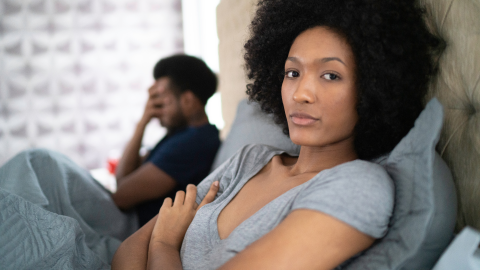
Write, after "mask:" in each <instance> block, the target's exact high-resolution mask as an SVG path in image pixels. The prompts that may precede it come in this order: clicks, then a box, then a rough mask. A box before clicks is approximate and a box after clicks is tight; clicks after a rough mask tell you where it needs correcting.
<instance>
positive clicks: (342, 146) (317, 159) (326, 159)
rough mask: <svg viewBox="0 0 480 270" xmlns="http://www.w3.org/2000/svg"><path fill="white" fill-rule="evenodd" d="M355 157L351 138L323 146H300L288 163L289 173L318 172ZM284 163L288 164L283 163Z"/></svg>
mask: <svg viewBox="0 0 480 270" xmlns="http://www.w3.org/2000/svg"><path fill="white" fill-rule="evenodd" d="M357 158H358V156H357V154H356V152H355V150H354V147H353V138H351V139H347V140H345V141H342V142H339V143H337V144H335V145H328V146H323V147H315V146H302V147H301V148H300V154H299V156H298V158H297V160H296V162H294V164H292V163H290V165H291V168H290V170H289V171H290V174H291V175H298V174H302V173H312V172H315V173H318V172H321V171H323V170H325V169H330V168H333V167H335V166H337V165H340V164H342V163H345V162H349V161H352V160H355V159H357ZM287 162H288V161H287ZM285 165H287V166H288V165H289V164H286V163H285Z"/></svg>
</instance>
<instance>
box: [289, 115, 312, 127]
mask: <svg viewBox="0 0 480 270" xmlns="http://www.w3.org/2000/svg"><path fill="white" fill-rule="evenodd" d="M290 118H291V119H292V122H293V123H294V124H296V125H299V126H308V125H312V124H313V123H315V122H316V121H318V119H317V118H315V117H313V116H311V115H309V114H306V113H292V114H291V115H290Z"/></svg>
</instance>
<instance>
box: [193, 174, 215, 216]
mask: <svg viewBox="0 0 480 270" xmlns="http://www.w3.org/2000/svg"><path fill="white" fill-rule="evenodd" d="M218 188H219V184H218V181H215V182H213V183H212V185H211V186H210V189H209V190H208V193H207V195H205V198H203V200H202V202H201V203H200V205H199V206H198V208H197V210H198V209H200V208H201V207H202V206H204V205H205V204H207V203H211V202H213V200H214V199H215V196H216V195H217V192H218Z"/></svg>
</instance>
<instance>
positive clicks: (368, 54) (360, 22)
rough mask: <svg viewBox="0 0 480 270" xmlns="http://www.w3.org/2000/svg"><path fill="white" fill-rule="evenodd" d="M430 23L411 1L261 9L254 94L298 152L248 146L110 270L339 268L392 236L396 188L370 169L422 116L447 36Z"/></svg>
mask: <svg viewBox="0 0 480 270" xmlns="http://www.w3.org/2000/svg"><path fill="white" fill-rule="evenodd" d="M421 15H422V12H421V11H420V10H419V9H418V8H417V7H415V5H414V1H388V0H355V1H348V0H344V1H341V0H325V1H318V0H311V1H285V0H265V1H261V2H260V3H259V6H258V10H257V14H256V17H255V19H254V20H253V22H252V26H251V29H252V37H251V39H250V40H249V41H248V42H247V43H246V45H245V49H246V54H245V60H246V67H247V70H248V76H249V78H250V79H251V80H253V83H252V84H251V85H249V86H248V91H247V93H248V94H249V95H250V99H251V100H254V101H256V102H259V103H260V104H261V106H262V109H263V110H264V111H265V112H267V113H273V114H274V115H275V117H276V120H277V122H278V123H279V124H281V125H283V126H284V127H285V132H286V133H287V134H289V135H290V138H291V139H292V141H293V142H294V143H295V144H298V145H300V146H301V150H300V154H299V156H298V157H293V156H289V155H287V154H285V153H284V152H283V151H280V150H278V149H273V148H271V147H268V146H261V145H257V146H255V145H254V146H246V147H244V148H243V149H242V150H241V151H239V152H238V153H237V154H236V155H235V156H234V157H232V158H231V159H230V160H229V161H227V162H226V163H225V164H223V165H222V166H221V167H220V168H219V169H217V170H216V171H215V172H213V173H212V174H211V175H210V176H208V177H207V178H206V179H205V180H204V181H203V182H202V183H200V184H199V186H198V191H197V189H196V188H195V187H194V186H189V187H188V188H187V192H186V194H184V193H177V196H176V198H175V200H174V202H173V201H172V200H171V199H167V200H165V202H164V204H163V206H162V208H161V209H160V212H159V215H158V218H154V219H153V220H152V221H150V222H149V223H148V224H147V225H145V226H144V227H143V228H142V229H141V230H139V231H138V232H137V233H135V234H134V235H132V236H131V237H130V238H129V239H127V240H126V241H125V242H124V243H123V244H122V246H121V247H120V248H119V250H118V251H117V253H116V255H115V257H114V261H113V264H112V267H113V268H114V269H116V268H128V269H135V268H139V269H144V268H162V269H163V268H172V269H181V268H182V267H184V268H185V269H214V268H220V269H266V268H271V269H283V268H285V269H332V268H335V267H337V266H339V265H342V264H346V263H348V260H349V259H350V258H353V257H354V256H355V255H358V254H360V253H361V252H362V251H363V250H365V249H367V248H368V247H369V246H371V245H372V244H373V243H374V241H375V239H378V238H381V237H383V236H384V235H385V234H386V232H387V227H388V222H389V218H390V216H391V213H392V209H393V201H394V199H393V197H394V186H393V183H392V181H391V179H390V178H389V176H388V175H387V173H386V172H385V171H384V169H383V168H382V167H381V166H379V165H376V164H374V163H370V162H368V161H366V160H371V159H373V158H376V157H379V156H381V155H384V154H387V153H388V152H389V151H391V150H392V149H393V147H394V146H395V145H396V144H397V143H398V142H399V140H400V139H401V138H402V137H403V136H405V135H406V133H407V132H408V131H409V129H410V128H411V127H412V126H413V122H414V120H415V119H416V117H417V116H418V114H419V113H420V111H421V109H422V105H421V104H422V97H423V96H424V93H425V90H426V87H427V83H428V79H429V77H430V75H431V74H432V73H433V65H432V62H431V57H430V55H429V50H430V49H431V48H432V47H433V46H434V45H436V44H437V41H436V39H435V38H434V37H433V36H431V35H430V34H429V33H428V31H427V30H426V27H425V25H424V24H423V21H422V19H421ZM279 74H282V75H281V76H279ZM216 180H218V181H216ZM197 192H198V194H197ZM197 203H198V204H199V206H198V207H197ZM192 220H193V221H192Z"/></svg>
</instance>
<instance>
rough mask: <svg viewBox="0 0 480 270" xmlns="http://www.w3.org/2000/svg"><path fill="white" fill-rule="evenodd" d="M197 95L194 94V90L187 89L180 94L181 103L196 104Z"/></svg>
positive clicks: (190, 105)
mask: <svg viewBox="0 0 480 270" xmlns="http://www.w3.org/2000/svg"><path fill="white" fill-rule="evenodd" d="M196 98H197V97H196V96H195V95H194V94H193V92H192V91H190V90H187V91H185V92H183V93H182V95H181V96H180V103H181V104H182V106H183V107H185V108H187V107H192V106H193V105H194V104H195V99H196Z"/></svg>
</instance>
